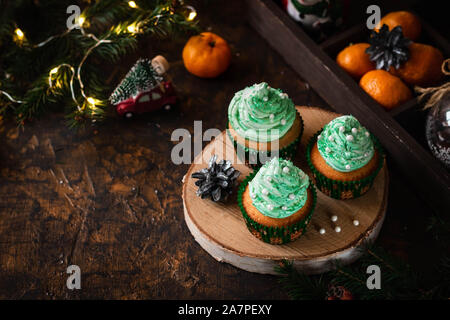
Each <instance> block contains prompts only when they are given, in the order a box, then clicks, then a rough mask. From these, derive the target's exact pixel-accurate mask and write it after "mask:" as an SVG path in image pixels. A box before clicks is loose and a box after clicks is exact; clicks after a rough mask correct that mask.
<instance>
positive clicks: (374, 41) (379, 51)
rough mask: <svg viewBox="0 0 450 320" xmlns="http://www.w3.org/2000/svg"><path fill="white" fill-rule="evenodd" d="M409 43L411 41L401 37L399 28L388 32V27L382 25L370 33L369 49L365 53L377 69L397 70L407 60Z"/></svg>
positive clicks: (401, 33) (400, 28)
mask: <svg viewBox="0 0 450 320" xmlns="http://www.w3.org/2000/svg"><path fill="white" fill-rule="evenodd" d="M410 43H411V40H409V39H408V38H405V37H404V36H403V32H402V27H401V26H397V27H395V28H394V29H392V30H391V31H389V27H388V26H387V25H385V24H383V26H382V27H381V29H380V30H379V31H378V32H376V31H372V32H371V33H370V38H369V44H370V47H368V48H367V49H366V53H367V54H368V55H369V56H370V60H371V61H374V62H375V63H376V68H377V69H384V70H386V71H388V70H389V68H390V67H391V66H393V67H394V68H395V69H398V68H399V67H400V65H401V64H402V63H403V62H405V61H407V60H408V59H409V48H408V46H409V44H410Z"/></svg>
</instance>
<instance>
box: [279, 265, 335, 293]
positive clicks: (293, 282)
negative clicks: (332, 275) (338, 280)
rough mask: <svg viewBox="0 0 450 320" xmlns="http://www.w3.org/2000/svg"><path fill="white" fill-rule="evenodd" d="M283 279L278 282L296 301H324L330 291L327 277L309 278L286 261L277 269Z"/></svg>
mask: <svg viewBox="0 0 450 320" xmlns="http://www.w3.org/2000/svg"><path fill="white" fill-rule="evenodd" d="M275 271H276V272H278V273H279V274H280V275H281V277H279V278H278V282H279V283H280V284H281V285H282V287H283V288H284V289H285V290H286V291H287V293H288V295H289V296H290V297H291V299H294V300H323V299H325V297H326V293H327V291H328V282H329V280H327V279H326V275H322V276H308V275H305V274H303V273H300V272H298V271H297V270H296V269H295V268H294V267H293V265H292V263H291V262H288V261H286V260H284V261H282V262H280V264H279V266H276V267H275Z"/></svg>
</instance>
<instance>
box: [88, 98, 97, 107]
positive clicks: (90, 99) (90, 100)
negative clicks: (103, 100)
mask: <svg viewBox="0 0 450 320" xmlns="http://www.w3.org/2000/svg"><path fill="white" fill-rule="evenodd" d="M86 100H87V102H89V103H90V104H92V105H93V106H95V103H96V102H97V99H94V98H92V97H88V98H87V99H86Z"/></svg>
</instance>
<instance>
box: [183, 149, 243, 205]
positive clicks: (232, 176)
mask: <svg viewBox="0 0 450 320" xmlns="http://www.w3.org/2000/svg"><path fill="white" fill-rule="evenodd" d="M216 160H217V156H216V155H214V156H212V157H211V159H210V160H209V164H208V168H204V169H202V170H200V171H197V172H195V173H193V174H192V178H195V179H198V180H197V181H196V182H195V185H196V186H197V187H198V189H197V196H199V197H202V199H204V198H206V197H208V196H210V197H211V199H212V200H213V201H220V200H225V199H226V198H227V197H228V195H229V194H231V193H232V191H233V187H234V185H235V182H236V179H237V178H238V177H239V175H240V174H241V173H240V172H239V171H238V170H236V169H235V168H233V167H232V166H231V161H229V160H227V161H225V160H220V161H219V162H218V163H216Z"/></svg>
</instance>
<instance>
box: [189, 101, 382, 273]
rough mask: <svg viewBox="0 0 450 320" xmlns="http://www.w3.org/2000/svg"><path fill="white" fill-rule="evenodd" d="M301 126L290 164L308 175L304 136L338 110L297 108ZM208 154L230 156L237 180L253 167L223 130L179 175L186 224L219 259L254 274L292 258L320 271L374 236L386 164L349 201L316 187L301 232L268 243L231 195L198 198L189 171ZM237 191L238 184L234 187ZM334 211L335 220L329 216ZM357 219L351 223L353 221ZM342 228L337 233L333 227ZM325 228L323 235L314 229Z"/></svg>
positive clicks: (351, 256)
mask: <svg viewBox="0 0 450 320" xmlns="http://www.w3.org/2000/svg"><path fill="white" fill-rule="evenodd" d="M297 109H298V110H299V111H300V114H301V116H302V117H303V120H304V123H305V130H304V133H303V136H302V140H301V146H300V148H299V151H298V154H297V156H296V159H294V164H295V165H297V166H298V167H300V168H301V169H302V170H304V171H305V172H306V173H308V174H310V172H309V170H308V169H307V166H306V160H305V159H304V150H305V146H306V143H307V141H308V140H309V138H310V137H311V136H312V135H313V134H314V133H315V132H317V131H318V130H320V129H321V128H322V127H323V126H324V125H325V124H326V123H328V122H329V121H330V120H332V119H334V118H335V117H337V116H339V114H336V113H333V112H329V111H325V110H322V109H319V108H314V107H297ZM213 154H217V155H218V159H219V160H220V159H227V160H231V161H232V162H233V163H234V167H235V168H236V169H238V170H239V171H241V176H240V177H239V183H240V182H241V181H242V180H243V179H244V178H245V177H246V176H247V175H248V174H249V173H250V172H251V171H252V169H250V168H249V167H247V166H245V165H244V164H242V163H240V161H238V159H237V156H236V153H235V152H234V148H233V144H232V142H231V141H230V140H229V138H228V136H227V134H226V132H225V131H224V132H222V134H221V135H220V136H218V137H216V139H215V140H213V141H212V142H211V143H210V144H208V145H207V146H206V147H205V148H204V149H203V151H202V153H201V154H199V155H198V156H197V157H196V159H195V160H194V163H193V164H192V165H191V167H190V168H189V170H188V172H187V173H186V175H185V177H184V179H183V205H184V217H185V221H186V224H187V226H188V228H189V230H190V231H191V233H192V235H193V236H194V238H195V240H196V241H197V242H198V243H199V244H200V246H202V248H203V249H205V250H206V251H207V252H208V253H209V254H210V255H212V256H213V257H214V258H215V259H216V260H218V261H220V262H227V263H230V264H232V265H234V266H236V267H238V268H241V269H244V270H247V271H250V272H257V273H267V274H275V271H274V266H275V265H276V264H277V262H279V261H280V260H282V259H287V260H289V261H292V262H293V265H294V267H295V268H297V269H298V270H300V271H302V272H305V273H308V274H315V273H322V272H326V271H329V270H331V269H332V268H333V267H334V262H335V261H336V260H337V261H339V263H340V264H348V263H351V262H353V261H355V260H356V259H357V258H358V257H359V251H358V250H357V248H358V246H360V245H362V244H363V243H364V242H365V241H373V240H374V239H375V238H376V237H377V236H378V233H379V231H380V229H381V225H382V223H383V220H384V216H385V212H386V204H387V194H388V170H387V168H386V163H385V165H384V167H383V168H382V170H381V171H380V173H379V174H378V176H377V178H376V179H375V182H374V185H373V186H372V188H371V189H370V190H369V192H368V193H367V194H365V195H364V196H362V197H360V198H357V199H352V200H335V199H332V198H329V197H327V196H326V195H324V194H323V193H321V192H320V191H317V206H316V209H315V211H314V214H313V218H312V220H311V223H310V224H309V225H308V228H307V231H306V233H305V234H304V235H303V236H301V237H300V238H299V239H298V240H296V241H294V242H292V243H288V244H285V245H271V244H267V243H265V242H262V241H260V240H258V239H257V238H256V237H254V236H253V235H252V234H251V233H250V232H249V231H248V229H247V227H246V225H245V222H244V219H243V217H242V214H241V212H240V210H239V207H238V205H237V200H236V192H235V194H234V196H232V197H229V198H228V200H227V201H226V202H225V203H214V202H213V201H211V200H209V199H203V200H202V199H201V198H200V197H197V195H196V194H195V191H196V190H197V187H196V186H195V185H194V182H195V179H193V178H191V175H192V173H194V172H196V171H198V170H200V169H202V168H204V167H206V166H207V163H208V160H209V159H210V158H211V156H212V155H213ZM236 190H237V188H236ZM332 215H336V216H337V217H338V220H337V221H336V222H333V221H331V216H332ZM355 219H356V220H358V221H359V225H358V226H355V225H354V224H353V220H355ZM336 226H339V227H340V228H341V231H340V232H336V231H335V227H336ZM321 228H324V229H325V231H326V232H325V234H320V233H319V230H320V229H321Z"/></svg>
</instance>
